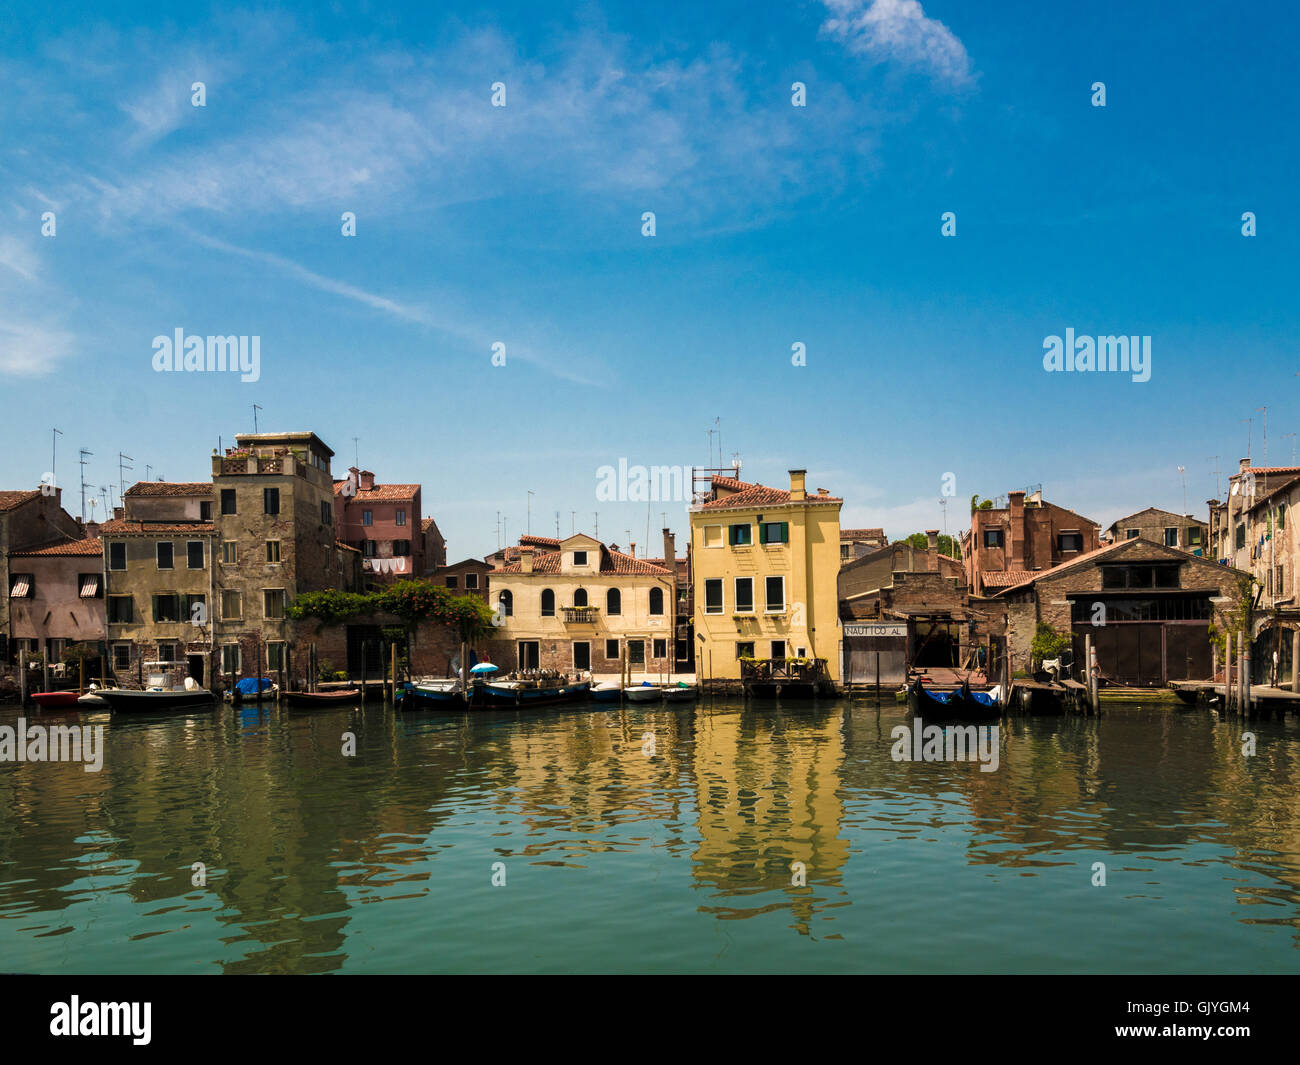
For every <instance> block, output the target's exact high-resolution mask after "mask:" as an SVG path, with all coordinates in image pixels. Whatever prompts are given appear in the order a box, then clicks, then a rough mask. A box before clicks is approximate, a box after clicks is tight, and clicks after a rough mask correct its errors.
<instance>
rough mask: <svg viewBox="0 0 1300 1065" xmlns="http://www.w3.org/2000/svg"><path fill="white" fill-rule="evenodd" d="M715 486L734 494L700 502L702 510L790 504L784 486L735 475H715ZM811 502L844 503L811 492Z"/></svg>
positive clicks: (788, 494) (808, 496) (836, 498)
mask: <svg viewBox="0 0 1300 1065" xmlns="http://www.w3.org/2000/svg"><path fill="white" fill-rule="evenodd" d="M712 484H713V487H714V488H726V489H729V490H731V492H732V494H731V495H728V496H722V497H721V498H719V499H711V500H709V501H708V502H707V503H700V504H698V507H699V509H700V510H740V509H750V508H753V507H780V506H785V505H787V504H789V502H790V493H789V492H788V491H786V490H785V489H784V488H769V487H768V486H767V485H765V484H749V483H748V482H746V481H738V480H736V479H735V478H734V477H714V478H713V481H712ZM805 498H806V501H807V502H809V503H843V502H844V500H842V499H840V498H839V497H838V496H824V495H818V494H817V493H814V492H809V493H808V494H807V496H806V497H805Z"/></svg>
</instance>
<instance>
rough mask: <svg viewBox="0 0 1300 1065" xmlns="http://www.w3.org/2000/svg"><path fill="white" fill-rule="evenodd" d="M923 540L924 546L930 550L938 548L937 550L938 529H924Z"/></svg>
mask: <svg viewBox="0 0 1300 1065" xmlns="http://www.w3.org/2000/svg"><path fill="white" fill-rule="evenodd" d="M925 540H926V547H928V548H929V549H930V550H931V551H938V550H939V530H938V529H926V530H925Z"/></svg>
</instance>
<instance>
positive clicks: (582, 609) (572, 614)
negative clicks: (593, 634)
mask: <svg viewBox="0 0 1300 1065" xmlns="http://www.w3.org/2000/svg"><path fill="white" fill-rule="evenodd" d="M560 610H561V611H562V612H563V614H564V623H565V624H566V625H569V624H574V625H590V624H592V623H593V622H595V620H596V618H597V617H599V616H600V608H599V607H594V606H562V607H560Z"/></svg>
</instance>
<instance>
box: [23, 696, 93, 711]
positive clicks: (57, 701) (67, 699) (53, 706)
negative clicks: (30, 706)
mask: <svg viewBox="0 0 1300 1065" xmlns="http://www.w3.org/2000/svg"><path fill="white" fill-rule="evenodd" d="M80 698H81V693H80V692H75V691H64V692H32V702H34V703H35V704H36V705H37V706H39V707H40V708H41V709H42V710H67V709H69V708H72V707H75V706H76V705H77V701H78V700H79V699H80Z"/></svg>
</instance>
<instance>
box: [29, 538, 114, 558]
mask: <svg viewBox="0 0 1300 1065" xmlns="http://www.w3.org/2000/svg"><path fill="white" fill-rule="evenodd" d="M103 553H104V542H103V541H102V540H100V538H99V537H98V536H89V537H87V538H86V539H84V540H65V541H63V542H62V543H58V544H46V545H45V546H44V547H29V548H26V549H24V550H21V551H10V552H9V557H10V558H50V557H55V556H65V555H66V556H86V557H90V556H92V555H94V556H101V555H103Z"/></svg>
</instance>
